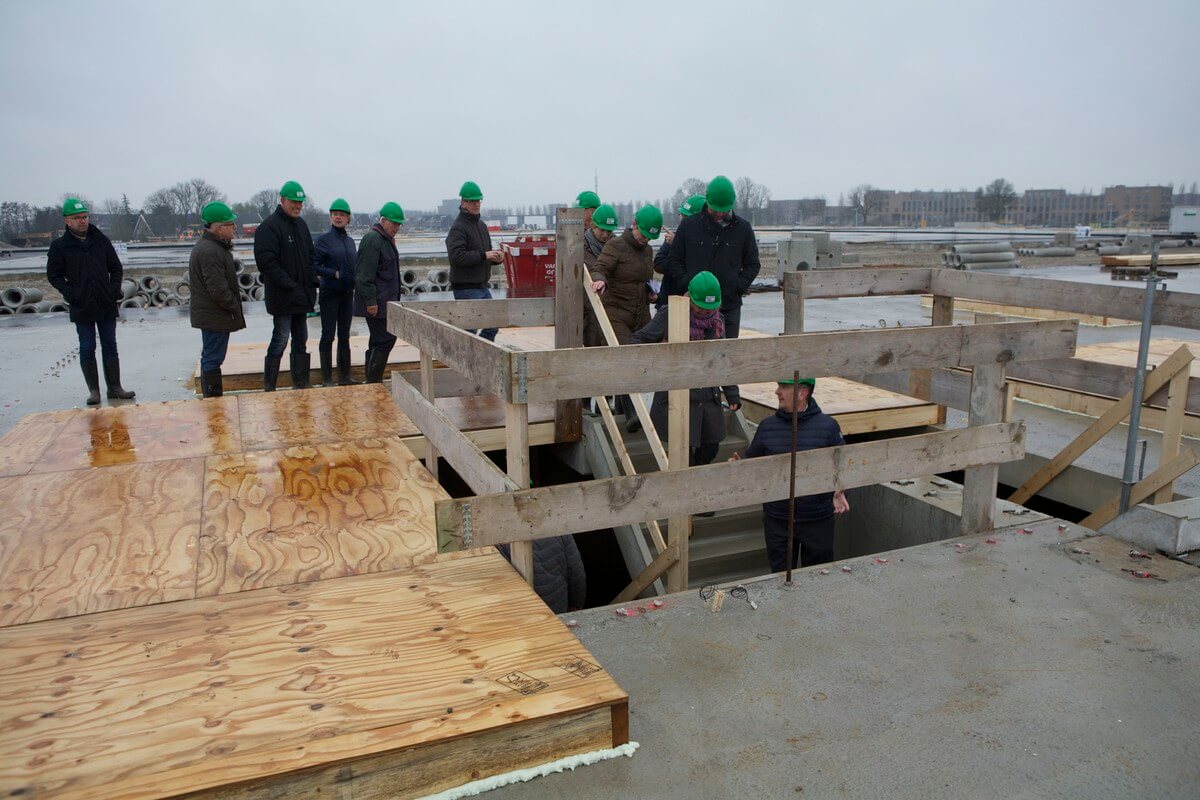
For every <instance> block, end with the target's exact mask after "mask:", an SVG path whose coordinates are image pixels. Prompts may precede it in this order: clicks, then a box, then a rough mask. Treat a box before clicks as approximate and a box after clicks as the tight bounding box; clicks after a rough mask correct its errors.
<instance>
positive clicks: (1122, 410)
mask: <svg viewBox="0 0 1200 800" xmlns="http://www.w3.org/2000/svg"><path fill="white" fill-rule="evenodd" d="M1191 361H1192V353H1191V351H1190V350H1188V349H1187V348H1186V347H1181V348H1179V350H1177V351H1176V352H1175V354H1174V355H1172V356H1171V357H1170V358H1168V359H1167V360H1166V361H1164V362H1163V363H1162V364H1160V365H1159V367H1158V369H1156V370H1154V371H1153V372H1150V373H1148V374H1147V375H1146V382H1145V384H1144V386H1143V389H1144V391H1143V393H1142V397H1148V396H1149V395H1152V394H1154V393H1155V392H1157V391H1158V390H1159V389H1161V388H1162V387H1163V386H1165V385H1166V384H1167V382H1168V381H1169V380H1170V379H1171V378H1172V376H1174V375H1175V373H1177V372H1178V371H1179V370H1181V369H1183V368H1184V367H1185V366H1187V365H1188V364H1190V363H1191ZM1132 408H1133V392H1132V390H1131V391H1130V392H1128V393H1127V394H1126V395H1125V396H1124V397H1122V398H1121V399H1120V400H1119V401H1118V402H1117V403H1116V404H1115V405H1113V406H1112V408H1110V409H1108V410H1107V411H1105V412H1104V414H1103V415H1101V416H1100V418H1099V419H1097V420H1096V421H1095V422H1093V423H1092V424H1091V425H1089V426H1088V427H1087V428H1086V429H1084V431H1083V432H1082V433H1080V434H1079V435H1078V436H1076V437H1075V439H1074V440H1072V441H1071V443H1070V444H1068V445H1067V446H1066V447H1064V448H1063V449H1062V450H1061V451H1059V452H1058V454H1056V455H1055V456H1054V458H1052V459H1050V460H1049V461H1047V462H1046V463H1045V464H1043V465H1042V468H1041V469H1039V470H1038V471H1037V472H1035V473H1034V474H1033V475H1030V476H1029V479H1028V480H1026V481H1025V483H1023V484H1021V485H1020V486H1019V487H1017V490H1016V491H1015V492H1013V493H1012V495H1010V496H1009V498H1008V499H1009V501H1010V502H1013V503H1018V504H1022V503H1025V502H1026V501H1027V500H1029V498H1031V497H1033V496H1034V495H1035V494H1037V493H1038V491H1040V490H1041V489H1042V487H1044V486H1045V485H1046V484H1048V483H1050V481H1052V480H1054V478H1055V477H1057V476H1058V474H1059V473H1060V472H1062V471H1063V470H1064V469H1066V468H1067V467H1069V466H1070V465H1071V464H1072V463H1074V461H1075V459H1077V458H1079V456H1080V455H1082V454H1083V453H1084V452H1086V451H1087V450H1088V449H1089V448H1091V447H1092V445H1094V444H1096V442H1098V441H1100V439H1102V438H1103V437H1104V434H1106V433H1108V432H1109V431H1110V430H1112V429H1113V428H1115V427H1116V426H1117V424H1118V423H1120V422H1121V420H1123V419H1125V418H1126V417H1127V416H1129V413H1130V411H1131V410H1132Z"/></svg>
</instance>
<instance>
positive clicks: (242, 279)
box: [237, 272, 254, 289]
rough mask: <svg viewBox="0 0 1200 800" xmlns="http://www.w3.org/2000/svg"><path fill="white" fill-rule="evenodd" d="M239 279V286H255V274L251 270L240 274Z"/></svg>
mask: <svg viewBox="0 0 1200 800" xmlns="http://www.w3.org/2000/svg"><path fill="white" fill-rule="evenodd" d="M237 281H238V286H240V287H241V288H243V289H253V288H254V276H253V275H252V274H250V273H249V272H243V273H242V274H241V275H238V276H237Z"/></svg>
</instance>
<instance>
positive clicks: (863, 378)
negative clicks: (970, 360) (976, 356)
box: [853, 369, 971, 411]
mask: <svg viewBox="0 0 1200 800" xmlns="http://www.w3.org/2000/svg"><path fill="white" fill-rule="evenodd" d="M910 375H911V373H910V372H881V373H877V374H872V375H860V376H858V377H855V378H853V380H856V381H858V382H859V383H865V384H867V385H868V386H874V387H876V388H879V389H887V390H888V391H890V392H897V393H899V394H906V395H908V396H909V397H916V398H917V399H919V400H928V401H929V402H931V403H937V404H938V405H940V406H945V407H947V408H953V409H956V410H958V411H970V410H971V373H970V372H968V371H966V370H961V369H935V370H930V376H929V386H928V389H929V394H928V395H927V396H922V395H919V394H910V392H911V391H912V390H913V381H912V379H911V377H910ZM917 388H918V389H921V388H922V386H921V384H920V382H918V383H917Z"/></svg>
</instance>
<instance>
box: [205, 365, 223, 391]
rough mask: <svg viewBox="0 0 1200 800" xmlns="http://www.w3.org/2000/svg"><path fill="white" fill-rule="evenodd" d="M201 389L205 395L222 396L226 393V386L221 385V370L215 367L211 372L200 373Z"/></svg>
mask: <svg viewBox="0 0 1200 800" xmlns="http://www.w3.org/2000/svg"><path fill="white" fill-rule="evenodd" d="M200 391H201V392H203V393H204V396H205V397H220V396H221V395H222V394H224V393H225V390H224V387H223V386H222V385H221V370H219V369H214V370H212V371H210V372H201V373H200Z"/></svg>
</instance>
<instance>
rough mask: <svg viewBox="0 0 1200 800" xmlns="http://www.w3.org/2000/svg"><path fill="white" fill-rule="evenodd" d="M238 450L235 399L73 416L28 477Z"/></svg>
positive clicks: (126, 407) (118, 408)
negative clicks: (40, 473) (35, 474)
mask: <svg viewBox="0 0 1200 800" xmlns="http://www.w3.org/2000/svg"><path fill="white" fill-rule="evenodd" d="M39 416H40V415H39ZM27 419H28V418H27ZM240 449H241V433H240V431H239V423H238V401H237V398H235V397H214V398H210V399H206V400H175V401H172V402H169V403H143V404H137V405H124V406H108V407H105V408H98V409H93V410H85V411H81V412H79V413H77V414H75V415H74V416H72V417H71V418H70V419H69V420H68V421H67V422H66V424H65V425H63V427H62V430H61V431H60V432H59V434H58V435H57V436H56V437H55V438H54V441H53V442H52V443H51V445H50V446H48V447H47V448H46V450H45V452H44V453H43V455H42V456H41V458H39V459H38V461H37V463H36V464H35V465H34V467H33V468H32V470H31V472H61V471H64V470H74V469H85V468H88V467H110V466H115V465H118V464H146V463H151V462H155V461H168V460H172V459H179V458H197V457H201V456H208V455H212V454H214V453H232V452H237V451H238V450H240Z"/></svg>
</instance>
